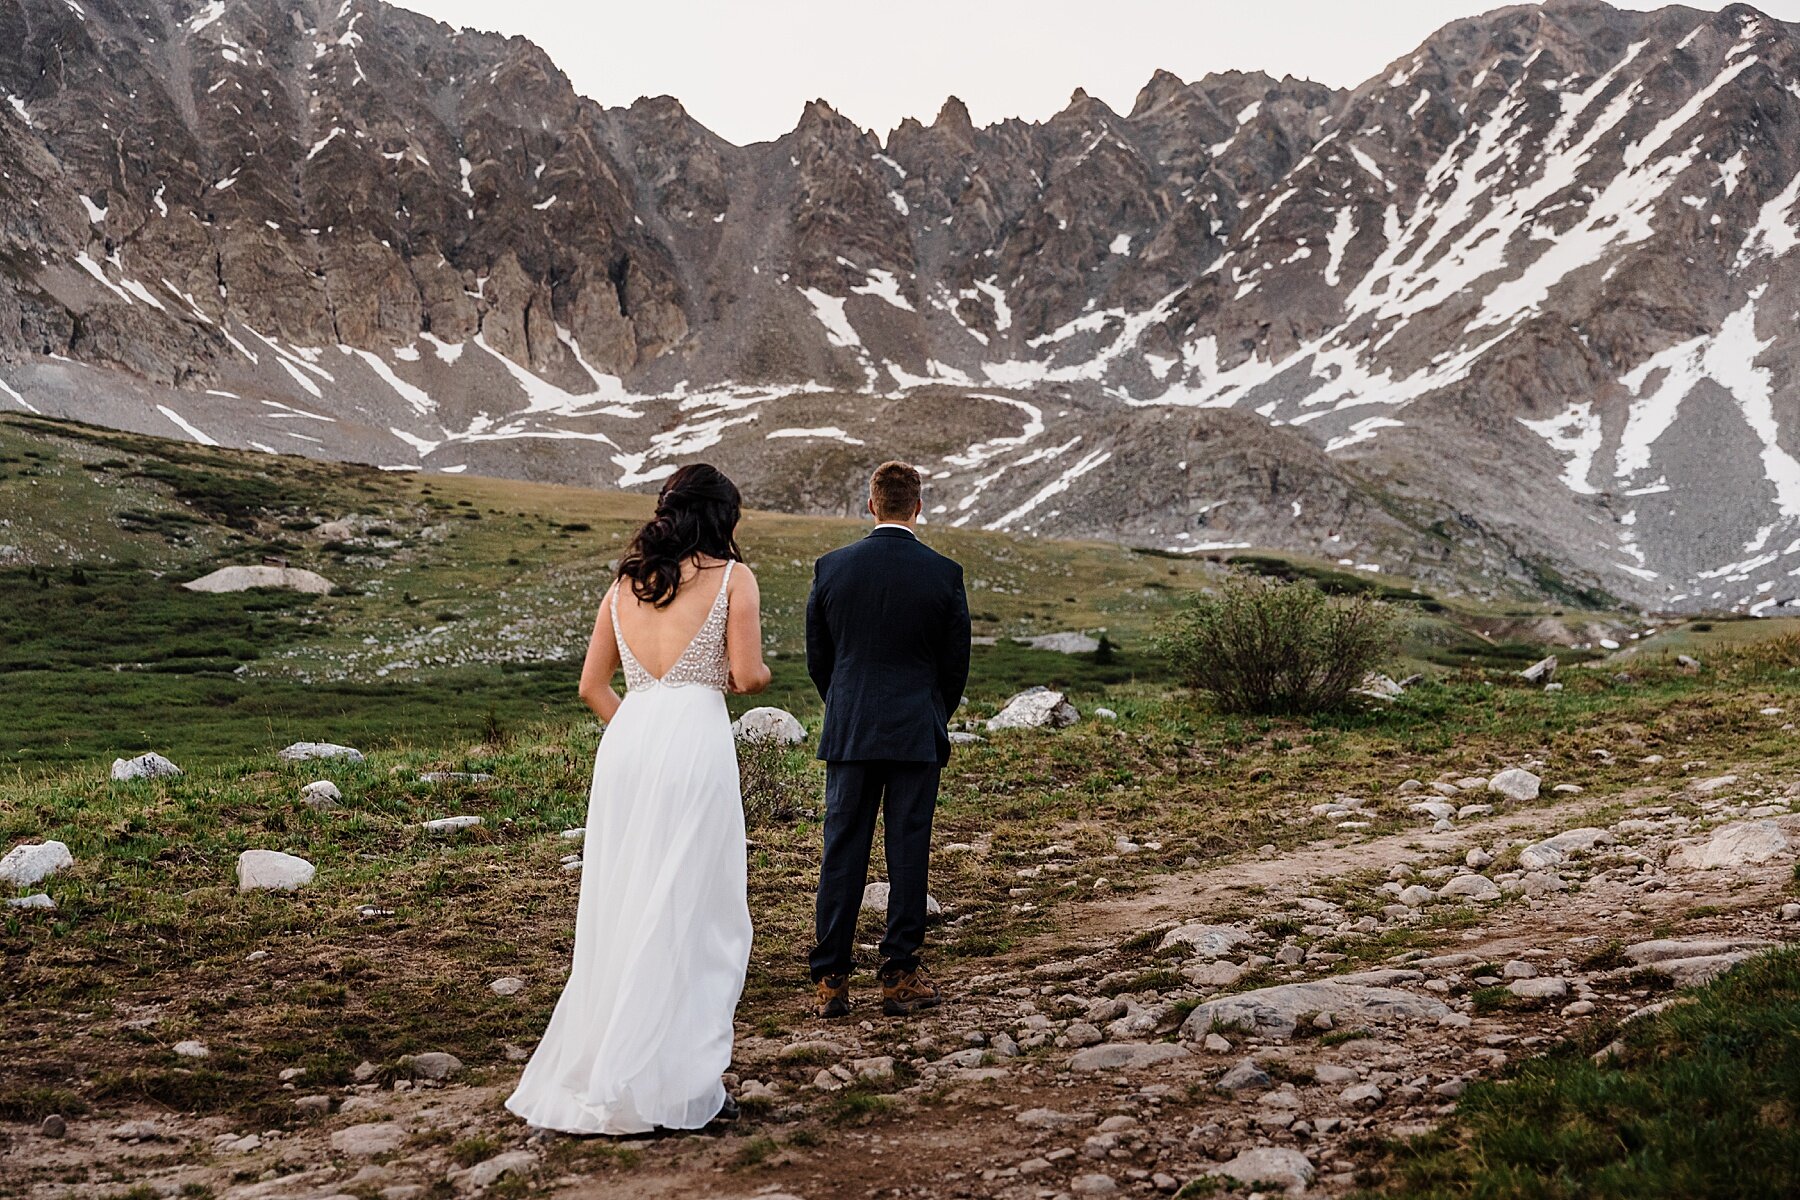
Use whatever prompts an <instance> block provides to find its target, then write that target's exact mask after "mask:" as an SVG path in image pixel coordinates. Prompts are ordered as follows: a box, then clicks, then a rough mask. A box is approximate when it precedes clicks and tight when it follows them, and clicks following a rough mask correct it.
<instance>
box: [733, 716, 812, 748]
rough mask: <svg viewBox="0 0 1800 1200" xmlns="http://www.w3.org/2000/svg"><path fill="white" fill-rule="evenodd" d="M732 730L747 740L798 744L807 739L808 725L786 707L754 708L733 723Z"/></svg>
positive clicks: (787, 744)
mask: <svg viewBox="0 0 1800 1200" xmlns="http://www.w3.org/2000/svg"><path fill="white" fill-rule="evenodd" d="M731 732H732V734H733V735H734V736H735V737H737V738H738V739H739V740H740V741H745V742H777V743H779V744H781V745H783V746H798V745H799V744H800V743H801V742H804V741H805V740H806V726H804V725H802V724H801V723H800V718H799V717H796V716H795V715H794V714H793V713H791V712H788V711H787V710H786V709H784V708H766V707H765V708H753V709H751V710H750V711H749V712H747V713H745V714H744V715H743V716H741V717H739V718H738V719H737V720H735V721H733V722H732V723H731Z"/></svg>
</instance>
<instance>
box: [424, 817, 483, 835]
mask: <svg viewBox="0 0 1800 1200" xmlns="http://www.w3.org/2000/svg"><path fill="white" fill-rule="evenodd" d="M480 824H481V818H480V817H472V816H458V817H438V818H436V819H435V820H431V821H421V822H419V828H420V829H423V830H424V831H425V832H426V833H455V832H456V831H457V830H459V829H474V828H475V827H476V826H478V825H480Z"/></svg>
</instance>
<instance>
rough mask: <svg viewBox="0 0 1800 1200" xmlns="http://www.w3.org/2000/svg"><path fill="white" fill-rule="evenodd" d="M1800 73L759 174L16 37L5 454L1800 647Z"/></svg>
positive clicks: (851, 131) (1536, 91)
mask: <svg viewBox="0 0 1800 1200" xmlns="http://www.w3.org/2000/svg"><path fill="white" fill-rule="evenodd" d="M1797 35H1800V27H1795V26H1791V25H1786V24H1783V23H1781V22H1778V21H1775V20H1772V19H1770V18H1768V17H1766V16H1764V15H1762V14H1760V13H1758V12H1757V11H1755V10H1754V9H1751V8H1749V7H1747V6H1744V5H1733V6H1731V7H1729V8H1726V9H1724V10H1722V11H1720V12H1700V11H1696V10H1692V9H1685V8H1666V9H1663V10H1660V11H1657V12H1650V13H1640V12H1627V11H1621V10H1618V9H1614V8H1611V7H1609V6H1607V5H1605V4H1602V3H1599V2H1598V0H1549V2H1548V3H1545V4H1543V5H1541V6H1538V5H1523V6H1518V7H1512V8H1505V9H1500V10H1497V11H1495V12H1492V13H1488V14H1485V15H1483V16H1480V17H1476V18H1471V19H1468V20H1461V21H1456V22H1453V23H1451V24H1449V25H1447V26H1445V27H1444V28H1443V29H1441V30H1440V31H1438V32H1437V33H1436V34H1434V35H1433V36H1432V37H1431V38H1430V39H1428V40H1427V41H1426V42H1425V43H1424V44H1423V45H1422V46H1420V47H1418V48H1417V49H1416V50H1414V51H1412V52H1410V53H1408V54H1406V55H1405V56H1403V57H1402V58H1400V59H1399V60H1397V61H1396V62H1394V63H1393V64H1392V65H1390V66H1389V67H1388V68H1386V69H1384V70H1383V71H1382V72H1381V74H1379V75H1378V76H1377V77H1376V78H1374V79H1371V80H1370V81H1368V82H1367V83H1365V84H1363V85H1362V86H1360V87H1357V88H1355V89H1351V90H1341V89H1332V88H1327V87H1323V86H1320V85H1318V84H1314V83H1309V82H1306V81H1303V80H1296V79H1291V78H1289V79H1279V80H1278V79H1274V78H1271V77H1269V76H1267V75H1263V74H1257V73H1245V72H1231V73H1226V74H1220V75H1210V76H1207V77H1206V78H1203V79H1200V80H1198V81H1195V82H1191V83H1189V82H1184V81H1183V80H1181V79H1179V78H1176V77H1175V76H1173V75H1171V74H1169V73H1167V72H1159V73H1158V74H1157V75H1156V76H1155V77H1154V78H1152V79H1151V80H1150V81H1149V82H1148V83H1147V84H1146V86H1145V87H1144V89H1143V91H1142V92H1141V93H1140V94H1139V96H1138V97H1137V100H1136V102H1135V103H1134V104H1133V105H1132V108H1131V111H1130V112H1128V113H1117V112H1114V111H1112V110H1111V109H1110V108H1108V107H1107V105H1105V104H1104V103H1102V102H1101V101H1099V100H1096V99H1095V98H1093V97H1091V96H1088V95H1086V94H1085V93H1083V92H1080V91H1077V92H1076V93H1075V94H1074V96H1072V97H1071V98H1070V102H1069V104H1068V107H1067V108H1065V109H1064V110H1063V111H1062V112H1060V113H1058V114H1057V115H1056V116H1054V117H1052V118H1050V119H1049V120H1047V121H1044V122H1042V123H1031V122H1024V121H1018V120H1009V121H1003V122H1000V123H998V124H995V125H991V126H987V127H977V126H976V125H974V124H973V122H972V121H971V120H970V118H969V114H968V111H967V109H966V108H965V107H964V106H963V104H962V103H961V102H960V101H958V100H956V99H954V98H952V99H950V100H948V101H946V103H945V104H944V106H943V109H942V111H941V112H939V113H938V115H937V117H936V119H935V120H933V121H932V122H931V124H929V125H926V124H922V123H919V122H915V121H908V122H907V123H905V124H903V125H902V126H901V127H900V128H898V129H896V130H894V131H893V133H892V134H891V135H890V136H889V137H888V138H887V139H886V141H885V143H884V142H883V141H882V140H881V139H879V138H877V137H876V136H875V135H873V134H872V133H870V132H868V131H866V130H863V129H859V128H858V127H857V126H856V125H855V124H854V123H853V122H851V121H849V120H847V119H845V118H844V117H843V116H842V115H840V114H838V113H837V112H835V111H834V110H833V109H832V108H831V107H830V105H829V104H827V103H826V102H824V101H822V100H821V101H815V102H813V103H811V104H809V105H807V106H806V108H805V110H804V112H803V113H802V114H801V116H800V120H799V123H798V125H797V126H796V127H795V128H794V130H793V131H792V132H791V133H789V134H787V135H785V136H784V137H782V138H779V139H777V140H775V141H773V142H767V143H761V144H757V145H752V146H744V147H740V146H734V145H732V144H730V143H728V142H725V141H724V140H722V139H720V138H719V137H717V136H715V135H714V134H712V133H711V132H709V131H708V130H706V129H705V128H704V127H702V126H701V125H700V124H698V123H697V122H696V121H694V120H693V119H692V118H691V117H689V116H688V115H687V113H686V112H685V111H683V109H682V108H681V106H680V104H679V103H678V102H677V101H675V100H673V99H670V98H668V97H660V98H654V99H643V100H640V101H638V102H637V103H636V104H634V105H632V106H631V107H629V108H623V109H606V108H602V107H600V106H598V105H596V104H594V103H592V102H590V101H587V100H585V99H583V98H581V97H579V96H577V95H576V94H575V92H574V91H573V89H572V88H571V87H570V85H569V82H568V80H567V79H566V78H565V77H564V76H563V75H562V74H561V72H560V71H558V70H557V68H556V66H555V64H554V63H553V62H552V61H551V59H550V58H549V57H548V56H547V55H546V54H545V53H544V52H543V51H542V50H540V49H539V48H537V47H535V46H533V45H531V44H530V43H528V42H526V41H524V40H522V39H519V38H510V39H508V38H501V37H499V36H497V35H492V34H483V33H476V32H471V31H456V30H452V29H450V28H448V27H446V26H444V25H441V24H439V23H437V22H434V21H432V20H429V19H427V18H425V17H422V16H419V15H416V14H414V13H411V12H408V11H406V10H404V9H400V8H394V7H391V6H388V5H384V4H380V3H372V2H370V0H343V2H341V3H317V2H314V0H284V2H282V3H276V2H275V0H209V2H207V3H191V2H187V0H139V2H138V3H134V4H130V5H126V4H123V3H120V2H117V0H5V2H4V3H0V94H4V98H5V100H6V104H5V105H4V106H0V406H6V405H10V406H15V407H18V408H21V409H26V410H31V411H37V412H41V413H44V414H47V415H57V416H66V417H73V418H78V419H82V420H87V421H92V422H96V423H100V424H105V425H111V426H116V427H121V428H129V429H135V430H140V431H145V432H152V433H160V434H164V435H168V436H176V437H186V438H190V439H194V440H199V441H206V442H219V443H224V444H230V445H236V446H242V447H253V448H258V449H265V450H270V451H280V452H294V453H302V454H308V455H313V456H319V457H330V458H338V459H347V460H356V461H363V462H373V463H377V464H380V465H384V466H396V467H399V466H405V467H419V466H422V467H425V468H427V469H430V470H436V471H449V472H457V471H464V470H467V471H474V472H481V473H489V474H499V475H507V476H513V477H519V478H526V479H550V480H563V481H569V482H577V483H584V484H595V485H600V486H609V487H611V486H618V487H639V488H642V487H648V486H653V485H654V483H655V481H656V480H657V479H659V478H661V477H663V476H664V475H666V474H667V473H668V472H669V471H670V470H672V469H673V467H674V465H675V464H676V463H677V462H679V461H682V460H684V459H690V458H693V457H696V456H699V455H702V454H704V455H705V456H706V457H707V458H709V459H712V460H714V461H716V462H718V463H719V464H720V465H721V466H724V467H725V468H726V469H727V470H730V471H732V472H733V473H734V474H735V475H737V476H738V477H739V478H740V480H741V481H742V482H743V483H744V485H745V489H746V492H747V493H748V494H749V496H750V497H751V499H752V500H753V501H755V502H757V503H761V504H768V505H773V506H779V507H787V508H791V509H795V510H803V511H814V512H825V513H838V512H849V511H854V509H855V508H856V507H857V506H858V503H859V501H858V497H857V486H858V483H859V481H860V478H861V477H862V476H863V475H864V473H865V472H866V470H867V468H868V467H869V465H870V464H871V463H872V461H873V460H876V459H878V458H881V457H887V456H899V457H908V458H910V459H912V460H913V461H916V462H919V463H921V465H923V466H924V467H926V468H927V469H928V470H929V472H930V474H931V476H932V486H931V494H930V496H929V498H928V504H929V505H930V507H931V514H930V519H931V520H933V521H938V522H948V523H954V524H961V525H969V526H975V527H983V528H990V529H1003V530H1010V531H1014V532H1018V533H1024V534H1056V535H1070V536H1082V537H1098V538H1108V539H1118V540H1124V541H1127V542H1130V543H1132V544H1136V545H1144V546H1151V547H1157V548H1161V549H1166V550H1168V551H1171V552H1177V553H1182V552H1186V553H1203V554H1210V553H1229V552H1231V551H1232V550H1234V549H1237V548H1241V547H1246V546H1251V545H1255V546H1270V547H1279V548H1284V549H1291V550H1302V551H1309V552H1313V553H1321V554H1325V555H1327V556H1329V557H1330V558H1332V559H1334V560H1338V561H1340V562H1344V563H1347V564H1349V565H1352V566H1357V567H1360V568H1362V569H1365V570H1370V571H1373V570H1388V571H1397V572H1404V573H1406V574H1409V575H1412V576H1414V577H1417V578H1420V579H1422V580H1426V581H1429V582H1430V583H1432V584H1433V585H1434V586H1436V587H1439V588H1445V589H1451V590H1463V591H1468V592H1473V593H1476V594H1480V595H1497V596H1533V595H1536V596H1541V595H1551V596H1554V597H1557V598H1559V599H1562V600H1566V601H1570V602H1575V603H1583V602H1594V603H1606V602H1610V601H1611V600H1613V599H1617V600H1620V601H1624V602H1629V603H1634V604H1638V605H1642V606H1646V607H1655V608H1673V609H1681V608H1688V609H1702V608H1724V609H1744V610H1752V611H1758V612H1764V611H1769V610H1770V609H1771V608H1773V607H1776V606H1779V605H1783V604H1785V603H1787V602H1788V601H1789V600H1790V598H1791V597H1794V596H1796V595H1800V585H1795V584H1793V583H1792V582H1791V579H1792V573H1800V560H1797V559H1795V557H1794V556H1795V555H1800V461H1797V460H1796V457H1795V455H1796V454H1797V453H1800V430H1797V429H1796V426H1797V425H1800V411H1797V409H1800V404H1797V399H1800V391H1797V390H1796V385H1795V371H1796V367H1797V366H1800V336H1797V335H1796V332H1795V325H1794V321H1795V317H1796V316H1800V255H1795V254H1794V253H1792V252H1793V251H1794V249H1795V248H1796V247H1797V246H1800V52H1797V46H1800V43H1797V41H1796V37H1797Z"/></svg>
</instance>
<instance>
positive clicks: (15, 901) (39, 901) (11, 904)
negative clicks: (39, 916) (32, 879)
mask: <svg viewBox="0 0 1800 1200" xmlns="http://www.w3.org/2000/svg"><path fill="white" fill-rule="evenodd" d="M6 907H8V908H31V909H37V910H39V911H41V912H55V911H56V901H54V900H52V899H51V898H50V897H49V896H47V895H45V894H44V893H43V892H33V893H32V894H31V895H29V896H11V897H8V899H7V901H6Z"/></svg>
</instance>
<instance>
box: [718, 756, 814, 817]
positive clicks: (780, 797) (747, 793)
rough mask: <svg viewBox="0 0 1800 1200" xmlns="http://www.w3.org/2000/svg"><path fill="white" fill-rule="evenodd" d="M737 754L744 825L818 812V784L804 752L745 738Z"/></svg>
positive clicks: (807, 815) (810, 763) (809, 815)
mask: <svg viewBox="0 0 1800 1200" xmlns="http://www.w3.org/2000/svg"><path fill="white" fill-rule="evenodd" d="M737 755H738V782H739V785H740V786H741V788H742V791H743V796H744V823H745V824H746V825H748V826H750V827H752V828H755V827H756V826H758V825H773V824H777V823H781V822H786V821H793V820H797V819H799V818H802V817H812V816H816V815H817V814H818V813H819V811H820V809H821V808H822V803H821V787H820V784H821V781H820V777H819V774H818V771H817V770H816V769H815V768H814V767H813V766H812V761H811V759H810V758H809V757H808V756H807V753H806V751H805V750H803V749H795V748H794V747H792V746H787V745H783V744H782V743H780V742H777V741H774V740H773V739H765V738H748V739H745V740H742V741H740V742H738V744H737Z"/></svg>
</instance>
